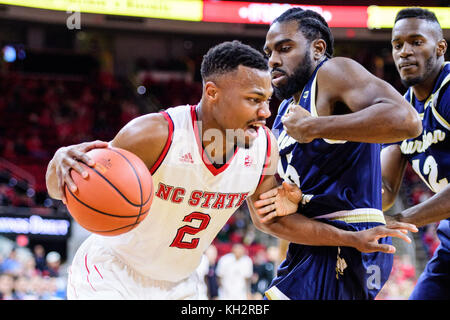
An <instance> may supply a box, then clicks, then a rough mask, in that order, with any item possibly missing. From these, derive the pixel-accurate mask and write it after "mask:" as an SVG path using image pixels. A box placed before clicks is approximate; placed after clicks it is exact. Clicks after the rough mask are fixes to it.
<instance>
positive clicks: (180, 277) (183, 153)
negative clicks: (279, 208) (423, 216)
mask: <svg viewBox="0 0 450 320" xmlns="http://www.w3.org/2000/svg"><path fill="white" fill-rule="evenodd" d="M201 74H202V79H203V93H202V98H201V100H200V102H199V104H198V105H197V106H189V105H186V106H179V107H175V108H169V109H167V110H166V111H164V112H161V113H156V114H148V115H144V116H141V117H139V118H136V119H134V120H132V121H131V122H130V123H129V124H127V125H126V126H125V127H124V128H123V129H122V130H120V132H119V133H118V134H117V135H116V137H115V138H114V139H113V140H112V141H111V142H109V143H106V142H101V141H94V142H87V143H82V144H79V145H74V146H69V147H64V148H61V149H59V150H58V151H57V152H56V153H55V155H54V157H53V159H52V160H51V161H50V163H49V165H48V169H47V174H46V182H47V188H48V191H49V194H50V195H51V196H52V197H53V198H56V199H62V200H63V201H65V197H64V185H66V184H67V186H68V187H69V188H71V190H72V191H76V185H75V184H74V182H73V180H72V179H71V177H70V174H69V172H70V170H75V171H77V172H79V173H80V174H81V175H82V176H84V177H87V175H88V173H87V172H86V170H84V169H83V168H82V166H80V162H84V163H86V164H87V165H90V166H92V165H94V163H93V162H92V160H91V159H89V157H88V156H87V155H86V154H85V153H86V152H87V151H89V150H91V149H93V148H104V147H107V146H108V145H111V146H113V147H119V148H123V149H126V150H129V151H131V152H133V153H135V154H136V155H137V156H139V157H140V158H141V159H142V160H143V161H144V163H145V164H146V165H147V167H148V168H149V170H150V172H151V173H152V177H153V182H154V186H155V197H154V200H153V203H152V207H151V208H150V212H149V214H148V216H147V217H146V219H145V220H144V221H142V222H141V223H140V225H139V226H137V227H136V228H135V229H133V230H132V231H130V232H128V233H125V234H122V235H119V236H115V237H104V236H100V235H96V234H92V235H91V236H89V237H88V239H86V241H85V242H84V243H83V244H82V245H81V247H80V248H79V249H78V251H77V253H76V255H75V257H74V260H73V263H72V265H71V267H70V269H69V278H68V298H69V299H195V298H197V282H198V281H199V280H198V279H197V276H196V273H195V269H196V267H197V266H198V265H199V263H200V259H201V256H202V254H203V252H204V251H205V250H206V248H207V247H208V246H209V245H210V243H211V242H212V241H213V239H214V238H215V236H216V235H217V233H218V232H219V231H220V230H221V228H222V227H223V226H224V225H225V223H226V222H227V220H228V219H229V217H230V216H231V215H232V214H233V213H234V212H235V211H236V209H237V208H239V207H240V206H241V205H242V204H243V202H244V201H245V200H249V201H253V200H251V199H257V195H259V194H260V193H262V192H265V191H267V190H269V189H271V188H273V187H274V185H273V179H272V178H273V175H274V174H275V172H276V166H277V162H278V149H277V144H276V141H275V138H274V137H273V135H272V134H271V132H270V130H268V129H267V128H266V127H265V126H264V125H265V120H266V119H267V118H268V117H270V111H269V98H270V96H271V95H272V87H271V76H270V74H269V71H268V66H267V61H266V60H265V59H264V57H263V56H262V54H261V53H259V52H258V51H256V50H254V49H252V48H251V47H249V46H247V45H243V44H242V43H240V42H238V41H233V42H225V43H222V44H220V45H218V46H216V47H214V48H212V49H210V50H209V51H208V53H207V54H206V55H205V56H204V59H203V62H202V66H201ZM268 177H270V179H268ZM252 195H253V196H252ZM251 196H252V197H251ZM309 223H310V224H311V226H312V227H311V229H310V230H311V232H314V233H316V232H328V233H329V234H334V235H335V237H336V239H341V240H342V239H345V241H346V243H347V244H348V245H349V246H354V247H357V248H358V249H360V250H375V251H377V250H378V251H383V252H389V251H390V250H392V247H391V246H387V245H380V244H378V243H377V239H379V238H380V237H385V236H397V237H400V238H402V239H404V240H405V241H408V240H409V239H408V238H407V237H406V236H405V235H404V232H406V229H408V230H409V229H410V228H413V226H411V225H408V224H401V223H399V224H398V225H397V230H395V229H388V228H386V227H379V228H373V229H371V230H370V232H361V233H360V232H346V231H344V230H340V229H337V228H334V227H333V226H330V225H327V224H323V223H320V222H318V221H310V222H309ZM328 239H330V240H329V243H328V245H334V240H333V237H329V238H328Z"/></svg>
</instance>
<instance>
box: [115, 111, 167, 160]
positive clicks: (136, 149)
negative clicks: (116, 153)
mask: <svg viewBox="0 0 450 320" xmlns="http://www.w3.org/2000/svg"><path fill="white" fill-rule="evenodd" d="M170 134H171V132H170V123H169V121H168V120H167V118H166V117H165V116H164V115H163V114H162V113H150V114H146V115H143V116H140V117H137V118H135V119H133V120H131V121H130V122H129V123H127V124H126V125H125V126H124V127H123V128H122V129H121V130H120V131H119V133H118V134H117V135H116V137H115V138H114V139H113V141H112V144H113V145H114V146H116V147H119V148H123V149H126V150H128V151H131V152H133V153H135V154H136V155H138V156H139V157H140V158H141V159H142V160H144V162H145V163H146V165H147V166H148V167H151V166H152V164H153V162H154V159H156V158H157V156H158V155H159V154H160V153H161V152H162V150H163V148H164V146H165V145H166V142H167V141H168V139H169V136H170Z"/></svg>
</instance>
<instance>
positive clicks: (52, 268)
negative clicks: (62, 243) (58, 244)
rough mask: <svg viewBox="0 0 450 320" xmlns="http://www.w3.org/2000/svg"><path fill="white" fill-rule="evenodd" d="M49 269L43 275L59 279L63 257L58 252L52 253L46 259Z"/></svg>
mask: <svg viewBox="0 0 450 320" xmlns="http://www.w3.org/2000/svg"><path fill="white" fill-rule="evenodd" d="M45 261H46V262H47V269H46V270H45V271H44V272H43V273H42V274H43V275H45V276H49V277H59V267H60V266H61V255H60V254H59V253H58V252H56V251H50V252H49V253H48V254H47V257H46V258H45Z"/></svg>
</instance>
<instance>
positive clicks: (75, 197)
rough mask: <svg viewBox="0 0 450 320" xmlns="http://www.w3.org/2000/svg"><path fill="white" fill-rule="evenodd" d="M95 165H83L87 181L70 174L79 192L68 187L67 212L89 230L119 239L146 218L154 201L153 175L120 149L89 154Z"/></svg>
mask: <svg viewBox="0 0 450 320" xmlns="http://www.w3.org/2000/svg"><path fill="white" fill-rule="evenodd" d="M87 155H88V156H89V157H90V158H91V159H93V160H94V161H95V162H96V163H95V165H94V166H93V167H89V166H87V165H85V164H84V163H81V165H82V166H84V167H85V168H86V170H88V172H89V176H88V177H87V178H86V179H85V178H83V177H82V176H81V175H80V174H79V173H78V172H76V171H74V170H71V172H70V174H71V176H72V179H73V181H74V182H75V184H76V185H77V187H78V190H77V191H75V192H72V191H71V190H70V189H69V188H67V185H66V187H65V193H66V198H67V203H66V206H67V209H68V210H69V212H70V214H71V216H72V217H73V218H74V219H75V221H77V222H78V223H79V224H80V225H81V226H82V227H83V228H85V229H86V230H88V231H90V232H92V233H96V234H100V235H104V236H116V235H119V234H122V233H125V232H128V231H130V230H132V229H134V228H135V227H136V226H137V225H139V223H140V222H142V220H144V219H145V217H146V216H147V213H148V210H149V209H150V205H151V203H152V200H153V183H152V177H151V174H150V172H149V170H148V168H147V167H146V165H145V164H144V162H143V161H142V160H141V159H140V158H139V157H138V156H136V155H135V154H133V153H131V152H129V151H126V150H123V149H120V148H99V149H93V150H90V151H89V152H87Z"/></svg>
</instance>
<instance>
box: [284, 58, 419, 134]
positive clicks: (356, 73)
mask: <svg viewBox="0 0 450 320" xmlns="http://www.w3.org/2000/svg"><path fill="white" fill-rule="evenodd" d="M317 86H318V89H317V90H318V93H317V101H316V106H317V112H318V115H319V116H318V117H313V116H311V115H310V114H309V113H308V112H307V111H306V110H304V109H303V108H301V107H297V108H292V112H290V113H289V114H287V115H286V116H285V117H283V119H282V122H283V124H284V126H285V129H286V131H287V133H288V134H289V135H290V136H291V137H293V138H294V139H296V140H297V141H299V142H300V143H308V142H310V141H312V140H314V139H316V138H325V139H332V140H345V141H356V142H368V143H388V142H397V141H401V140H404V139H408V138H413V137H416V136H418V135H419V134H420V133H421V132H422V123H421V120H420V118H419V115H418V113H417V112H416V110H415V109H414V108H413V107H412V106H411V105H410V104H409V103H408V102H407V101H406V100H405V99H404V98H403V97H402V96H401V95H400V94H399V93H398V92H397V91H396V90H395V89H394V88H393V87H392V86H391V85H390V84H389V83H387V82H386V81H383V80H381V79H379V78H377V77H375V76H374V75H372V74H371V73H370V72H368V71H367V70H366V69H365V68H364V67H362V66H361V65H360V64H358V63H357V62H355V61H353V60H351V59H348V58H342V57H340V58H333V59H331V60H330V61H328V62H327V63H325V64H324V65H323V66H322V67H321V68H320V69H319V71H318V75H317ZM337 106H345V109H347V108H348V109H347V112H343V110H340V111H339V114H337V113H338V112H337V111H335V110H334V108H337ZM343 108H344V107H343ZM341 113H344V114H341Z"/></svg>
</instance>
